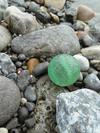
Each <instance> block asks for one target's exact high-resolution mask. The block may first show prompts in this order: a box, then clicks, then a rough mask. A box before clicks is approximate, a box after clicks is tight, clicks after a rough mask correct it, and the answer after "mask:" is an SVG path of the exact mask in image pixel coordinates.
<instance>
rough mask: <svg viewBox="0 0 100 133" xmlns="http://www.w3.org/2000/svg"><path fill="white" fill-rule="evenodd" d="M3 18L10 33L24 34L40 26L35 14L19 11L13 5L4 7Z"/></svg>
mask: <svg viewBox="0 0 100 133" xmlns="http://www.w3.org/2000/svg"><path fill="white" fill-rule="evenodd" d="M4 19H5V21H6V22H7V24H8V27H9V29H10V31H11V32H12V33H16V34H25V33H29V32H31V31H34V30H38V29H40V28H41V26H40V24H39V23H38V22H37V20H36V18H35V16H32V15H31V14H28V13H24V12H22V11H20V10H19V9H18V8H17V7H15V6H10V7H8V8H7V9H6V11H5V15H4Z"/></svg>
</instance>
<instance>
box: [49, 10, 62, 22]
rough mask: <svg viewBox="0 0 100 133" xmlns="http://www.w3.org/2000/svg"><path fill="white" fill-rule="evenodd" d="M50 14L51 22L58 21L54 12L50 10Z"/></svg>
mask: <svg viewBox="0 0 100 133" xmlns="http://www.w3.org/2000/svg"><path fill="white" fill-rule="evenodd" d="M50 16H51V19H52V21H53V22H55V23H57V24H58V23H59V22H60V19H59V17H58V16H57V15H56V14H54V13H52V12H50Z"/></svg>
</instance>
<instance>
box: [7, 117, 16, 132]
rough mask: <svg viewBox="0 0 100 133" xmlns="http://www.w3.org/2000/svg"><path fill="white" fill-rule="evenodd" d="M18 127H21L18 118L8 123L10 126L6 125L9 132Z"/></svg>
mask: <svg viewBox="0 0 100 133" xmlns="http://www.w3.org/2000/svg"><path fill="white" fill-rule="evenodd" d="M18 126H19V122H18V118H13V119H11V120H10V121H9V122H8V124H7V125H6V128H7V129H8V130H11V129H13V128H16V127H18Z"/></svg>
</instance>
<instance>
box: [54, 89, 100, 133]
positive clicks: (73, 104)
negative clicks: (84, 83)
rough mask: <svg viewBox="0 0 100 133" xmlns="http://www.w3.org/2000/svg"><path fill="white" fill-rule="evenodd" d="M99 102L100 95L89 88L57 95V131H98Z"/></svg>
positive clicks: (99, 117)
mask: <svg viewBox="0 0 100 133" xmlns="http://www.w3.org/2000/svg"><path fill="white" fill-rule="evenodd" d="M69 101H70V102H69ZM99 104H100V95H99V94H97V93H96V92H94V91H92V90H89V89H81V90H77V91H74V92H71V93H61V94H60V95H58V96H57V100H56V120H57V126H58V129H59V133H74V132H77V133H78V132H80V133H91V132H93V133H99V131H100V123H99V121H100V115H99V114H100V106H99ZM87 114H88V115H87Z"/></svg>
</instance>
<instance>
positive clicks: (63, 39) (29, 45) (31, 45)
mask: <svg viewBox="0 0 100 133" xmlns="http://www.w3.org/2000/svg"><path fill="white" fill-rule="evenodd" d="M45 42H46V43H45ZM11 47H12V50H13V51H15V52H16V53H19V54H20V53H23V54H25V55H26V56H27V57H30V56H41V55H42V56H43V55H45V56H51V55H56V54H60V53H68V54H75V53H78V52H79V51H80V44H79V40H78V37H77V36H76V34H75V32H74V30H73V29H72V28H71V27H69V26H67V25H66V24H61V25H57V26H51V27H48V28H46V29H42V30H38V31H34V32H32V33H29V34H26V35H24V36H21V37H20V36H19V37H16V38H14V39H13V40H12V45H11Z"/></svg>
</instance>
